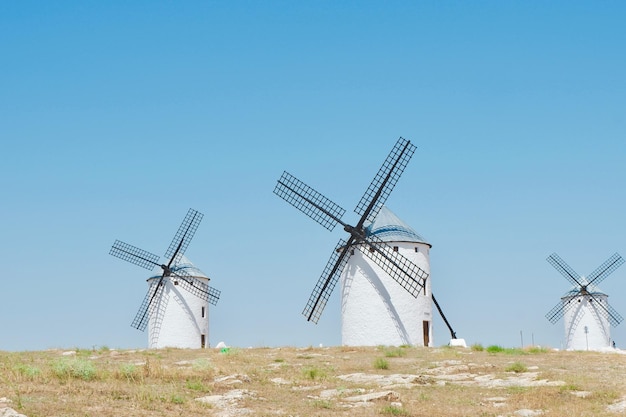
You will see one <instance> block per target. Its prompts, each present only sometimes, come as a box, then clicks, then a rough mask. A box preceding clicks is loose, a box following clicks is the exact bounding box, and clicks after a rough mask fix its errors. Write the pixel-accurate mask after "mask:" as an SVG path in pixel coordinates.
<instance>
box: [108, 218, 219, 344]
mask: <svg viewBox="0 0 626 417" xmlns="http://www.w3.org/2000/svg"><path fill="white" fill-rule="evenodd" d="M202 217H203V214H202V213H200V212H198V211H196V210H193V209H189V212H188V213H187V215H186V216H185V219H184V220H183V222H182V224H181V225H180V227H179V228H178V231H177V232H176V235H174V238H173V239H172V242H171V243H170V246H169V247H168V248H167V251H166V252H165V258H166V259H167V260H168V261H167V263H166V264H165V263H159V262H158V261H159V256H158V255H155V254H152V253H150V252H147V251H145V250H143V249H139V248H137V247H135V246H132V245H129V244H127V243H124V242H122V241H119V240H116V241H115V243H114V244H113V247H112V248H111V251H110V252H109V253H110V254H111V255H113V256H116V257H118V258H120V259H123V260H125V261H128V262H130V263H132V264H135V265H138V266H140V267H142V268H146V269H148V270H152V269H154V267H155V266H158V267H160V268H161V270H162V273H161V275H160V276H155V277H152V278H150V279H149V280H148V282H149V285H150V286H149V288H148V293H147V294H146V296H145V298H144V300H143V303H142V304H141V307H139V311H138V312H137V315H136V316H135V319H134V320H133V322H132V324H131V326H132V327H134V328H136V329H138V330H141V331H144V330H145V329H146V326H147V325H148V324H150V331H149V334H150V335H149V340H150V347H151V348H159V347H181V348H198V347H200V348H204V347H206V346H207V339H208V308H207V301H208V302H209V303H211V304H213V305H215V304H217V301H218V300H219V297H220V291H218V290H216V289H215V288H212V287H210V286H209V278H208V277H207V276H206V275H204V274H203V273H202V272H201V271H199V270H198V269H197V268H195V266H193V264H191V262H190V261H189V260H188V259H187V258H185V257H184V256H183V255H184V253H185V251H186V250H187V247H188V246H189V242H190V241H191V239H192V238H193V235H194V234H195V232H196V229H197V228H198V225H199V224H200V221H201V220H202ZM179 287H180V288H182V289H184V290H185V291H179V290H178V288H179ZM170 298H174V299H175V301H176V302H175V303H170V302H169V301H170Z"/></svg>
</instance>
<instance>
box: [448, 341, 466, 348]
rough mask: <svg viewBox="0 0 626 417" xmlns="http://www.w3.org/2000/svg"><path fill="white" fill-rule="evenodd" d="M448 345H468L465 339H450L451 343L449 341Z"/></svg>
mask: <svg viewBox="0 0 626 417" xmlns="http://www.w3.org/2000/svg"><path fill="white" fill-rule="evenodd" d="M448 345H449V346H454V347H464V348H466V347H467V344H465V339H450V343H448Z"/></svg>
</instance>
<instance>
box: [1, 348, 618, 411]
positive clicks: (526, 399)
mask: <svg viewBox="0 0 626 417" xmlns="http://www.w3.org/2000/svg"><path fill="white" fill-rule="evenodd" d="M625 374H626V355H620V354H613V353H598V352H556V351H551V350H547V349H540V348H528V349H523V350H522V349H503V348H500V347H497V346H491V347H489V348H487V349H483V348H482V346H473V347H472V348H468V349H463V348H447V347H442V348H414V347H376V348H374V347H372V348H351V347H330V348H305V349H302V348H289V347H285V348H252V349H239V348H230V349H224V350H217V349H210V350H179V349H164V350H138V351H130V350H121V351H118V350H111V349H108V348H100V349H96V350H81V349H78V350H74V351H65V352H64V351H61V350H50V351H43V352H17V353H14V352H0V415H2V410H3V408H4V407H10V408H12V409H14V410H16V411H17V412H19V413H21V414H24V415H26V416H27V417H44V416H46V417H53V416H54V417H65V416H80V417H86V416H94V417H96V416H98V417H107V416H111V417H113V416H115V417H118V416H124V417H127V416H128V417H130V416H183V415H184V416H203V415H206V416H211V415H216V416H241V415H246V414H249V415H254V416H301V417H304V416H337V415H345V416H354V415H358V416H452V417H453V416H494V417H495V416H539V415H541V416H570V417H574V416H617V415H624V413H625V412H626V411H625V410H626V378H625V377H624V375H625ZM2 397H5V398H6V400H8V401H4V402H3V400H2Z"/></svg>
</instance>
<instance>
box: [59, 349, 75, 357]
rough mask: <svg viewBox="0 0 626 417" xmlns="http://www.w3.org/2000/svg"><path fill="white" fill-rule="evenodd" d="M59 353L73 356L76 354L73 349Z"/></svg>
mask: <svg viewBox="0 0 626 417" xmlns="http://www.w3.org/2000/svg"><path fill="white" fill-rule="evenodd" d="M61 355H63V356H74V355H76V351H75V350H68V351H66V352H63V353H61Z"/></svg>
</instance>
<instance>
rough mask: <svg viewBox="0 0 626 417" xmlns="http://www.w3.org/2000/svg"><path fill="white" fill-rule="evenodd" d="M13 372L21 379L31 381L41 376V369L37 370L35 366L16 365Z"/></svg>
mask: <svg viewBox="0 0 626 417" xmlns="http://www.w3.org/2000/svg"><path fill="white" fill-rule="evenodd" d="M15 370H16V371H17V372H18V373H19V374H20V375H22V376H23V377H26V378H28V379H31V380H32V379H35V378H36V377H37V376H39V375H40V374H41V369H39V368H37V367H36V366H32V365H26V364H23V363H21V364H19V365H17V366H16V367H15Z"/></svg>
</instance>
